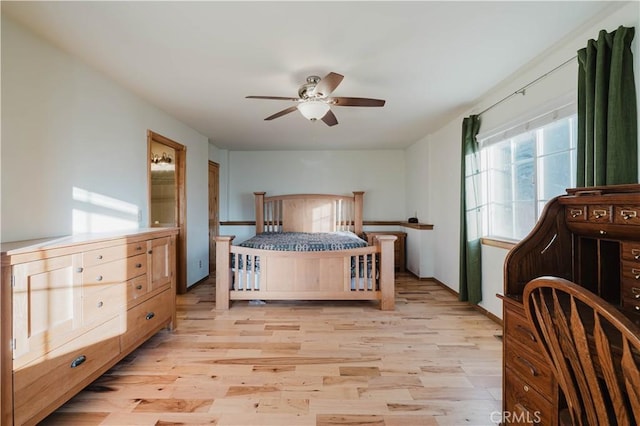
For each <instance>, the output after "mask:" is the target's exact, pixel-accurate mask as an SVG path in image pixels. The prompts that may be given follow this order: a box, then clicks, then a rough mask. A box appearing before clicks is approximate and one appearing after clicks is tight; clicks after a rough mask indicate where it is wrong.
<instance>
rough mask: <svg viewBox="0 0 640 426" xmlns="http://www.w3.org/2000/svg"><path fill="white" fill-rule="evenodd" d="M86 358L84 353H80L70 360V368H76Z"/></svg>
mask: <svg viewBox="0 0 640 426" xmlns="http://www.w3.org/2000/svg"><path fill="white" fill-rule="evenodd" d="M86 360H87V357H86V356H84V355H80V356H79V357H78V358H76V359H74V360H73V361H71V368H76V367H79V366H80V365H82V363H84V362H85V361H86Z"/></svg>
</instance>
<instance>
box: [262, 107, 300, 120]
mask: <svg viewBox="0 0 640 426" xmlns="http://www.w3.org/2000/svg"><path fill="white" fill-rule="evenodd" d="M297 109H298V106H297V105H294V106H290V107H289V108H287V109H283V110H282V111H280V112H276V113H275V114H273V115H270V116H269V117H267V118H265V120H273V119H274V118H278V117H282V116H283V115H287V114H289V113H290V112H293V111H295V110H297Z"/></svg>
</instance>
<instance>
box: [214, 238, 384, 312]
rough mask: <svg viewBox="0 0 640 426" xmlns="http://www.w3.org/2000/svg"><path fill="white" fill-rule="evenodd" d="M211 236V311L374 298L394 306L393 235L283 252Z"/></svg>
mask: <svg viewBox="0 0 640 426" xmlns="http://www.w3.org/2000/svg"><path fill="white" fill-rule="evenodd" d="M233 239H234V237H233V236H219V237H216V309H229V303H230V301H231V300H255V299H257V300H379V301H380V309H382V310H393V309H394V308H395V282H394V252H393V251H394V241H395V239H396V237H395V236H393V235H383V236H379V237H378V239H377V242H376V245H374V246H368V247H361V248H357V249H351V250H339V251H322V252H285V251H272V250H259V249H252V248H247V247H239V246H233V245H232V242H233Z"/></svg>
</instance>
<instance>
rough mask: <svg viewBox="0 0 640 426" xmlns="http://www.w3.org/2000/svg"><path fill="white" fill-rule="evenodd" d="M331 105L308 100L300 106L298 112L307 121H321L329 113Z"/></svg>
mask: <svg viewBox="0 0 640 426" xmlns="http://www.w3.org/2000/svg"><path fill="white" fill-rule="evenodd" d="M329 109H330V108H329V105H328V104H327V103H325V102H323V101H314V100H308V101H304V102H301V103H300V104H298V111H300V114H302V115H303V116H304V118H306V119H307V120H311V121H316V120H320V119H321V118H322V117H324V116H325V114H326V113H327V112H329Z"/></svg>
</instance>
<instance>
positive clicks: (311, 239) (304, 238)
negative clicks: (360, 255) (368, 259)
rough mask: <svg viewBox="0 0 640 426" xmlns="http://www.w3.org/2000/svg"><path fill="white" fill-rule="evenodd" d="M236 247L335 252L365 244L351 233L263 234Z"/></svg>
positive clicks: (365, 244) (365, 243)
mask: <svg viewBox="0 0 640 426" xmlns="http://www.w3.org/2000/svg"><path fill="white" fill-rule="evenodd" d="M238 245H239V246H241V247H249V248H255V249H261V250H277V251H335V250H349V249H353V248H358V247H366V246H367V242H366V241H365V240H363V239H361V238H360V237H358V236H357V235H356V234H354V233H353V232H264V233H262V234H258V235H256V236H254V237H252V238H250V239H248V240H246V241H244V242H242V243H240V244H238Z"/></svg>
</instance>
